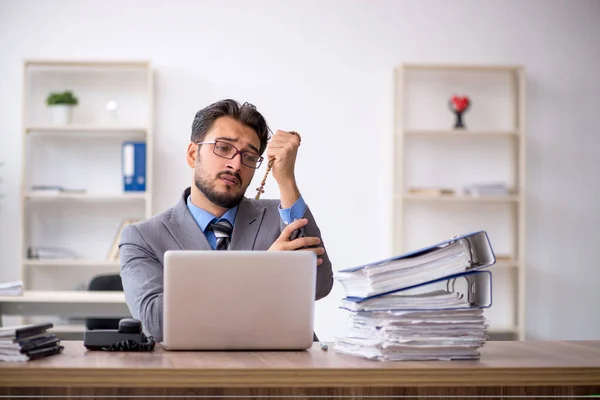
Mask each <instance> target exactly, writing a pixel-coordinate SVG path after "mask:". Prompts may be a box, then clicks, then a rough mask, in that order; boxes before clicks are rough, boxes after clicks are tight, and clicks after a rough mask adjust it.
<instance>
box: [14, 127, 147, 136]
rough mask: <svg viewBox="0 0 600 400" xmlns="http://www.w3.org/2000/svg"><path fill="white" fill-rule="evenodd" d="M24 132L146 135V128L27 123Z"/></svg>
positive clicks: (76, 134) (56, 134) (75, 134)
mask: <svg viewBox="0 0 600 400" xmlns="http://www.w3.org/2000/svg"><path fill="white" fill-rule="evenodd" d="M25 132H26V133H27V134H30V135H40V136H60V137H63V136H64V137H77V138H87V137H127V136H136V137H137V136H146V135H147V134H148V128H146V127H143V126H127V125H28V126H26V127H25Z"/></svg>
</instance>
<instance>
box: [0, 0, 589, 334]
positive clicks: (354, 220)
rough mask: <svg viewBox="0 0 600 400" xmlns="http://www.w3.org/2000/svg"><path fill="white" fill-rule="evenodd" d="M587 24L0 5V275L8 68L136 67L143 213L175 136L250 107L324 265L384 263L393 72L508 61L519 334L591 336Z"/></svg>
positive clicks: (528, 16) (169, 190) (184, 178)
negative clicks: (149, 113) (523, 252)
mask: <svg viewBox="0 0 600 400" xmlns="http://www.w3.org/2000/svg"><path fill="white" fill-rule="evenodd" d="M599 17H600V2H598V1H595V0H587V1H582V0H572V1H558V0H553V1H548V0H530V1H517V0H513V1H495V2H491V1H489V2H481V1H475V0H469V1H467V0H465V1H447V0H439V1H393V0H389V1H369V2H367V1H361V0H343V1H342V0H339V1H322V0H312V1H305V0H302V1H293V2H292V1H277V0H272V1H265V0H257V1H251V2H250V1H242V0H239V1H223V0H215V1H187V2H186V1H181V0H180V1H177V0H173V1H169V2H166V1H133V0H132V1H126V2H123V1H116V0H106V1H75V0H73V1H69V0H53V1H51V2H50V1H42V0H37V1H21V0H0V76H1V77H2V79H1V81H0V93H1V95H0V121H1V123H0V160H5V166H4V168H3V170H2V173H3V174H4V182H2V183H0V185H1V186H0V188H1V189H0V192H5V193H7V195H8V196H7V197H6V198H4V199H2V200H0V201H1V203H0V207H1V208H0V226H1V227H0V235H1V236H0V238H1V241H0V263H1V264H0V265H1V272H0V279H2V280H6V279H15V278H17V277H18V276H19V272H18V269H17V268H18V267H17V266H18V263H19V245H20V242H19V237H20V235H19V233H20V228H19V217H18V216H19V213H20V204H19V198H18V193H19V182H20V162H21V138H20V133H21V131H20V129H21V115H20V113H21V71H22V64H21V62H22V60H23V59H24V58H83V59H87V58H92V59H103V58H111V59H112V58H128V59H130V58H142V59H151V60H152V61H153V63H154V65H155V68H156V109H155V111H156V120H155V123H156V153H155V160H156V163H155V166H156V167H155V171H156V175H155V179H156V180H155V182H156V196H155V199H154V200H155V205H156V210H155V211H156V212H158V211H161V210H163V209H165V208H167V207H170V206H171V205H172V204H173V203H174V202H175V201H176V200H177V198H178V196H179V194H180V191H181V190H182V188H183V187H184V186H185V185H187V184H188V183H189V170H188V168H187V167H186V165H185V147H186V143H187V141H188V138H189V131H190V125H191V122H192V118H193V115H194V113H195V112H196V111H197V110H198V109H199V108H201V107H203V106H205V105H207V104H208V103H210V102H213V101H215V100H217V99H220V98H224V97H233V98H237V99H239V100H244V101H251V102H253V103H255V104H257V105H258V107H259V108H260V110H261V111H262V112H264V114H265V115H266V117H267V119H268V122H269V123H270V124H271V126H272V128H274V129H295V130H297V131H299V132H301V133H302V135H303V144H302V148H301V154H300V156H299V157H300V158H299V161H298V168H297V170H298V172H297V175H298V180H299V184H300V187H301V190H302V193H303V194H304V196H305V198H306V200H307V201H308V203H309V205H310V206H311V208H312V209H313V212H314V213H315V215H316V216H317V218H318V221H319V223H320V225H321V228H322V230H323V234H324V239H325V241H326V243H327V246H328V248H329V252H330V255H331V258H332V260H333V262H334V267H335V268H336V269H338V268H342V267H347V266H353V265H356V264H358V263H362V262H366V261H370V260H374V259H377V258H380V257H385V256H388V255H390V251H391V238H390V237H387V236H386V235H383V236H382V237H375V236H373V235H372V234H371V232H375V231H380V232H381V231H383V232H389V231H390V229H391V191H392V188H391V184H392V181H391V172H390V169H391V165H392V160H391V151H389V150H388V149H389V145H390V144H391V135H392V128H393V126H392V121H393V113H392V86H393V85H392V70H393V68H394V66H396V65H397V64H399V63H402V62H444V63H492V64H494V63H498V64H501V63H507V64H521V65H524V66H525V67H526V69H527V75H528V84H527V93H528V99H527V119H528V124H527V128H528V134H529V139H528V173H527V179H528V181H527V182H528V185H529V192H528V193H527V201H528V206H529V210H528V218H527V224H528V234H527V243H528V247H527V264H528V283H527V292H528V298H527V312H528V320H527V331H528V334H529V336H530V337H532V338H544V339H599V338H600V318H599V317H598V312H597V306H598V304H600V290H598V288H599V285H598V282H599V281H600V262H598V261H597V257H596V249H597V242H598V239H600V206H598V200H597V197H598V196H600V183H599V182H600V181H599V180H598V178H597V171H600V158H599V157H597V156H596V153H597V152H598V150H599V149H600V130H599V129H598V127H599V126H600V112H599V111H598V110H600V99H599V94H600V68H598V65H599V64H600V46H598V39H599V38H600V24H599V23H598V20H599ZM273 185H274V181H270V182H269V183H268V186H270V187H271V190H270V191H269V192H268V193H267V197H272V196H276V195H277V194H276V191H274V190H273ZM251 188H252V190H253V189H254V185H252V186H251ZM249 195H250V196H252V195H253V194H249ZM380 227H382V228H383V229H380ZM339 296H340V290H339V288H338V287H336V289H335V290H334V292H333V293H332V294H331V295H330V296H329V297H328V298H326V299H325V300H323V301H320V302H319V304H318V306H317V307H318V309H317V332H318V333H319V334H320V336H321V338H322V339H329V338H330V336H331V335H332V333H333V332H335V329H336V326H338V325H339V323H340V322H341V319H340V314H339V313H338V312H337V310H336V306H337V302H338V299H339Z"/></svg>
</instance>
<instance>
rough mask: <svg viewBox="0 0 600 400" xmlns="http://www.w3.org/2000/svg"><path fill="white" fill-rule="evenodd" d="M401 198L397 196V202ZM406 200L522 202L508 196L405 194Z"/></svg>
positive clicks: (512, 196)
mask: <svg viewBox="0 0 600 400" xmlns="http://www.w3.org/2000/svg"><path fill="white" fill-rule="evenodd" d="M398 199H399V197H398V196H396V200H398ZM403 199H404V200H407V201H438V202H483V203H510V202H515V203H516V202H518V201H519V200H520V198H519V196H518V195H507V196H479V197H477V196H465V195H440V196H429V195H421V194H405V195H404V196H403Z"/></svg>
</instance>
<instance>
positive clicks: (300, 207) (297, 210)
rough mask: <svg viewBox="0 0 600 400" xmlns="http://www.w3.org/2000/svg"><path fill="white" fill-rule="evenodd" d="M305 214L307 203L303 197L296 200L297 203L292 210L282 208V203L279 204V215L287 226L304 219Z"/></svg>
mask: <svg viewBox="0 0 600 400" xmlns="http://www.w3.org/2000/svg"><path fill="white" fill-rule="evenodd" d="M305 212H306V203H305V202H304V199H303V198H302V195H300V198H299V199H298V200H296V202H295V203H294V204H292V207H290V208H285V209H284V208H281V203H279V215H280V216H281V219H282V220H283V222H285V224H286V225H287V224H290V223H292V222H294V221H295V220H297V219H300V218H302V217H303V216H304V213H305Z"/></svg>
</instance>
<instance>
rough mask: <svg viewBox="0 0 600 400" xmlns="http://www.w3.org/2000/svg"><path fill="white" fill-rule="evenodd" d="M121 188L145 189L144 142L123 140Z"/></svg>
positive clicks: (130, 189) (140, 190)
mask: <svg viewBox="0 0 600 400" xmlns="http://www.w3.org/2000/svg"><path fill="white" fill-rule="evenodd" d="M121 168H122V172H123V190H124V191H126V192H145V191H146V143H145V142H130V141H128V142H123V147H122V165H121Z"/></svg>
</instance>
